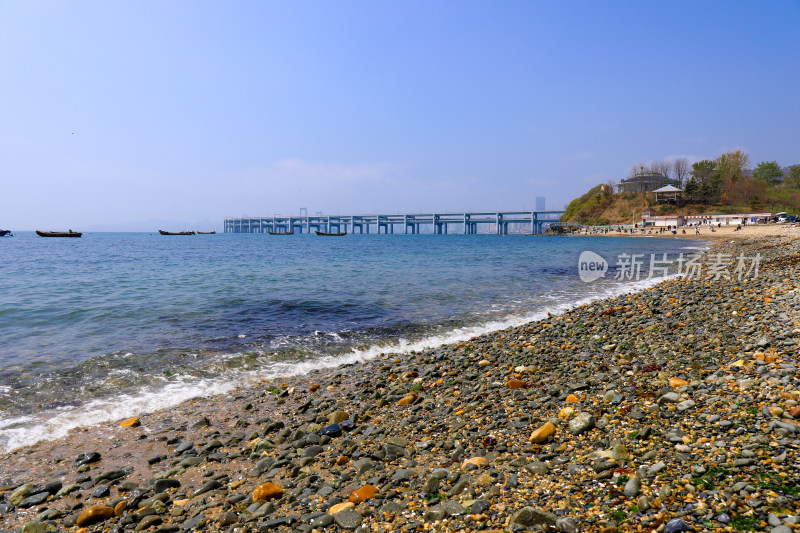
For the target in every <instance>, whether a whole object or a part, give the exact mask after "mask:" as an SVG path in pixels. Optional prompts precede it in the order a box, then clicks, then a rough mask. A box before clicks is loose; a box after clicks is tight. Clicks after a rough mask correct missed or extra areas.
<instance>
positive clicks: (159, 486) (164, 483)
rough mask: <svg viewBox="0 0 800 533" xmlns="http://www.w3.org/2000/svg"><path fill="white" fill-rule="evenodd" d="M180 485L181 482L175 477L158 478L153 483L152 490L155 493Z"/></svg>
mask: <svg viewBox="0 0 800 533" xmlns="http://www.w3.org/2000/svg"><path fill="white" fill-rule="evenodd" d="M180 486H181V482H180V481H178V480H177V479H172V478H167V479H159V480H157V481H156V482H155V483H154V484H153V490H154V491H155V493H156V494H159V493H161V492H164V491H165V490H167V489H176V488H178V487H180Z"/></svg>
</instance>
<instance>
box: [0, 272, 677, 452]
mask: <svg viewBox="0 0 800 533" xmlns="http://www.w3.org/2000/svg"><path fill="white" fill-rule="evenodd" d="M664 279H666V278H652V279H646V280H641V281H636V282H633V283H629V284H627V285H614V286H608V287H605V289H602V290H600V291H598V292H597V293H595V294H593V295H592V296H590V297H587V298H583V299H579V300H576V301H572V302H561V303H553V304H552V305H549V306H547V307H545V308H542V309H540V310H537V311H535V312H531V313H526V314H521V315H513V316H507V317H505V318H503V319H501V320H493V321H490V322H487V323H484V324H481V325H478V326H467V327H459V328H455V329H451V330H449V331H447V332H444V333H440V334H434V335H429V336H426V337H424V338H421V339H404V338H400V339H397V340H396V341H394V342H385V343H378V344H374V345H372V346H369V347H367V348H364V349H354V350H353V351H351V352H349V353H346V354H343V355H327V356H322V357H318V358H315V359H313V360H307V361H280V362H273V363H270V364H269V365H268V366H265V367H260V368H257V369H252V370H239V371H235V372H231V373H227V374H226V375H225V376H221V377H219V378H214V379H207V378H206V379H200V378H195V377H192V376H176V377H175V378H173V379H172V380H171V381H168V382H166V383H164V382H162V383H160V384H159V386H158V387H156V386H154V385H151V386H149V387H147V388H145V389H142V390H140V391H139V392H138V393H137V394H136V395H131V394H120V395H117V396H114V397H113V398H105V399H95V400H92V401H90V402H88V403H86V404H84V405H80V406H69V407H59V408H58V409H54V410H50V411H46V412H41V413H37V414H34V415H26V416H20V417H12V418H6V419H0V447H2V448H3V449H4V450H5V451H11V450H14V449H17V448H21V447H24V446H30V445H32V444H35V443H36V442H39V441H42V440H53V439H58V438H60V437H64V436H66V435H67V434H68V433H70V432H71V431H72V430H74V429H76V428H79V427H85V426H89V425H97V424H101V423H104V422H110V421H114V420H120V419H123V418H127V417H130V416H136V415H141V414H143V413H148V412H153V411H157V410H159V409H166V408H169V407H173V406H176V405H178V404H180V403H182V402H185V401H187V400H191V399H194V398H199V397H206V396H214V395H221V394H226V393H228V392H231V391H232V390H234V389H236V388H238V387H241V386H245V385H250V384H253V383H255V382H258V380H259V379H262V378H266V379H274V378H281V377H288V376H294V375H302V374H307V373H309V372H311V371H313V370H320V369H328V368H336V367H339V366H342V365H345V364H351V363H360V362H364V361H368V360H370V359H374V358H376V357H378V356H379V355H380V354H382V353H393V354H397V353H400V354H403V353H409V352H412V351H421V350H425V349H427V348H435V347H437V346H442V345H445V344H455V343H460V342H464V341H467V340H469V339H471V338H473V337H477V336H480V335H485V334H488V333H492V332H495V331H500V330H504V329H507V328H510V327H514V326H519V325H522V324H526V323H529V322H533V321H536V320H541V319H542V318H545V317H547V316H548V315H549V314H554V315H555V314H560V313H563V312H564V311H567V310H568V309H571V308H574V307H578V306H580V305H583V304H587V303H590V302H591V301H594V300H599V299H604V298H611V297H616V296H620V295H623V294H627V293H631V292H637V291H640V290H643V289H646V288H648V287H651V286H653V285H656V284H658V283H660V282H661V281H664ZM229 355H230V356H236V355H241V354H229Z"/></svg>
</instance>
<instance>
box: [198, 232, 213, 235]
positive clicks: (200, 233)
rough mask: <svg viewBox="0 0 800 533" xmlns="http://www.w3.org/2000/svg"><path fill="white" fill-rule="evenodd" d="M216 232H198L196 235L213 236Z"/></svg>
mask: <svg viewBox="0 0 800 533" xmlns="http://www.w3.org/2000/svg"><path fill="white" fill-rule="evenodd" d="M215 233H216V231H198V232H197V234H198V235H214V234H215Z"/></svg>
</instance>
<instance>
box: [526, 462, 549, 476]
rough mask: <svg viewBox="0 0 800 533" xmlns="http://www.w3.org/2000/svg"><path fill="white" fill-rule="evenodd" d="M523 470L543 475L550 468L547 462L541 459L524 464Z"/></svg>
mask: <svg viewBox="0 0 800 533" xmlns="http://www.w3.org/2000/svg"><path fill="white" fill-rule="evenodd" d="M525 470H527V471H528V472H530V473H531V474H534V475H539V476H543V475H545V474H547V472H548V471H549V470H550V467H548V466H547V463H544V462H542V461H531V462H530V463H528V464H526V465H525Z"/></svg>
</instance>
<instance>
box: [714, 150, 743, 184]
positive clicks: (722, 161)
mask: <svg viewBox="0 0 800 533" xmlns="http://www.w3.org/2000/svg"><path fill="white" fill-rule="evenodd" d="M715 163H716V164H717V173H718V174H719V177H720V179H721V180H722V183H723V184H727V183H733V182H736V181H739V180H740V179H742V178H743V177H744V176H745V171H747V169H748V168H749V166H750V156H749V155H747V154H746V153H745V152H743V151H741V150H734V151H733V152H725V153H724V154H722V155H721V156H719V157H718V158H717V159H716V161H715Z"/></svg>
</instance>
